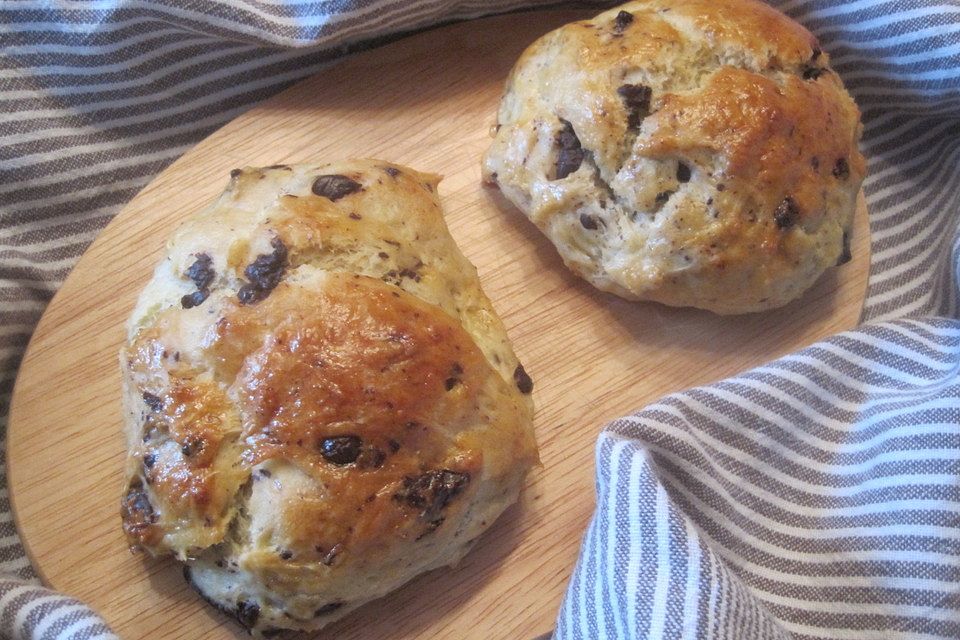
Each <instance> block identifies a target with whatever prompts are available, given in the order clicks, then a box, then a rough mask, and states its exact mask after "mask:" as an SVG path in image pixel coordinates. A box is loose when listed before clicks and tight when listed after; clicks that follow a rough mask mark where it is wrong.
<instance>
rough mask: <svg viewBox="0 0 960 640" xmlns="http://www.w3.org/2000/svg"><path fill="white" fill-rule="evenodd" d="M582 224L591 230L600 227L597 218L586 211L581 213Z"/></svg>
mask: <svg viewBox="0 0 960 640" xmlns="http://www.w3.org/2000/svg"><path fill="white" fill-rule="evenodd" d="M580 225H581V226H583V228H584V229H589V230H590V231H594V230H596V229H597V228H598V225H597V219H596V218H594V217H593V216H591V215H589V214H586V213H581V214H580Z"/></svg>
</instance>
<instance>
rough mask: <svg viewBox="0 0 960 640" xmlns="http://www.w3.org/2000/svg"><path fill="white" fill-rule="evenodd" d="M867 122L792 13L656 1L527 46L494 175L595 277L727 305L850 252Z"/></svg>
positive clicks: (766, 293) (601, 282)
mask: <svg viewBox="0 0 960 640" xmlns="http://www.w3.org/2000/svg"><path fill="white" fill-rule="evenodd" d="M860 130H861V126H860V114H859V111H858V110H857V107H856V105H855V104H854V102H853V100H852V99H851V98H850V96H849V95H848V94H847V92H846V91H845V89H844V87H843V84H842V83H841V81H840V79H839V78H838V77H837V75H836V73H834V72H833V71H832V70H831V69H830V64H829V60H828V57H827V54H826V53H824V52H823V51H822V50H821V49H820V47H819V45H818V43H817V40H816V38H814V37H813V36H812V35H811V34H810V33H809V32H808V31H807V30H806V29H804V28H803V27H802V26H800V25H799V24H797V23H796V22H794V21H793V20H791V19H789V18H788V17H786V16H785V15H783V14H781V13H779V12H778V11H776V10H774V9H772V8H771V7H769V6H767V5H766V4H764V3H762V2H759V1H755V0H683V1H681V2H677V1H675V0H646V1H639V2H629V3H627V4H624V5H623V6H621V7H618V8H616V9H611V10H610V11H607V12H604V13H601V14H600V15H598V16H597V17H596V18H594V19H592V20H586V21H582V22H575V23H572V24H568V25H566V26H564V27H562V28H560V29H557V30H556V31H553V32H551V33H549V34H547V35H545V36H543V37H542V38H540V39H539V40H537V41H536V42H534V43H533V44H532V45H531V46H530V47H529V48H528V49H527V50H526V52H524V54H523V55H522V56H521V58H520V59H519V61H518V62H517V63H516V65H515V67H514V69H513V71H512V73H511V75H510V77H509V79H508V81H507V84H506V91H505V93H504V96H503V99H502V101H501V103H500V109H499V113H498V116H497V126H496V135H495V139H494V141H493V144H492V145H491V147H490V149H489V150H488V152H487V154H486V156H485V158H484V163H483V169H484V176H485V178H486V180H487V181H488V182H490V183H492V184H496V185H499V187H500V189H501V190H502V191H503V193H504V195H505V196H506V197H507V198H508V199H509V200H510V201H512V202H513V204H515V205H516V206H517V207H518V208H519V209H520V210H521V211H522V212H523V213H524V214H526V215H527V217H529V218H530V220H532V221H533V222H534V223H535V224H536V225H537V226H538V227H539V228H540V229H541V230H542V231H543V232H544V233H545V234H546V235H547V237H548V238H549V239H550V240H551V241H552V242H553V243H554V245H555V246H556V247H557V250H558V251H559V252H560V255H561V256H562V257H563V260H564V262H565V263H566V265H567V266H568V267H569V268H570V269H571V270H572V271H573V272H574V273H576V274H578V275H580V276H581V277H583V278H585V279H586V280H588V281H589V282H590V283H591V284H593V285H594V286H596V287H598V288H600V289H603V290H605V291H610V292H612V293H615V294H617V295H619V296H622V297H625V298H629V299H641V300H655V301H658V302H662V303H664V304H669V305H675V306H693V307H700V308H703V309H709V310H711V311H714V312H717V313H722V314H734V313H743V312H751V311H760V310H763V309H770V308H773V307H778V306H781V305H784V304H786V303H787V302H789V301H791V300H793V299H795V298H797V297H798V296H800V295H801V294H802V293H803V292H804V291H805V290H806V289H807V288H809V287H810V286H811V285H812V284H813V282H814V281H815V280H816V279H817V278H818V277H819V276H820V275H821V274H822V273H823V272H824V271H825V270H826V269H828V268H829V267H832V266H834V265H836V264H838V263H843V262H844V261H846V260H849V258H850V251H849V247H850V230H851V225H852V220H853V214H854V210H855V206H856V199H857V193H858V192H859V190H860V184H861V182H862V180H863V177H864V173H865V170H866V169H865V162H864V159H863V156H862V155H861V154H860V152H859V150H858V148H857V143H858V140H859V137H860Z"/></svg>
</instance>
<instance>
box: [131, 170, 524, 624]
mask: <svg viewBox="0 0 960 640" xmlns="http://www.w3.org/2000/svg"><path fill="white" fill-rule="evenodd" d="M438 182H439V178H438V177H437V176H433V175H426V174H422V173H418V172H416V171H413V170H411V169H407V168H405V167H400V166H397V165H392V164H388V163H384V162H378V161H372V160H366V161H350V162H343V163H337V164H329V165H321V166H308V165H299V166H273V167H267V168H264V169H244V170H236V171H234V172H233V174H232V176H231V181H230V185H229V187H228V188H227V190H226V192H225V193H224V194H223V195H222V196H221V197H220V199H219V200H218V201H217V202H216V203H214V204H213V205H212V206H211V207H210V208H208V209H207V210H205V211H203V212H202V213H200V214H199V215H197V216H195V217H194V218H192V219H191V220H189V221H188V222H187V223H186V224H184V225H183V226H182V227H180V229H179V230H178V231H177V233H176V234H175V235H174V237H173V238H172V240H171V241H170V242H169V245H168V252H167V255H166V256H165V258H164V259H163V261H162V262H161V263H160V265H159V266H158V267H157V269H156V272H155V274H154V276H153V279H152V280H151V281H150V283H149V284H148V285H147V287H146V288H145V289H144V291H143V293H142V294H141V296H140V299H139V301H138V303H137V306H136V309H135V310H134V312H133V315H132V317H131V319H130V322H129V340H128V343H127V344H126V346H125V347H124V348H123V350H122V352H121V367H122V369H123V384H124V402H125V409H126V433H127V436H128V445H129V456H128V459H127V465H126V488H125V491H124V496H123V501H122V516H123V528H124V531H125V532H126V535H127V537H128V539H129V541H130V544H131V545H132V547H134V548H136V549H143V550H146V551H148V552H150V553H152V554H155V555H162V554H173V555H175V556H176V557H177V558H178V559H180V560H182V561H184V562H185V563H186V567H185V574H186V576H187V578H188V580H189V581H190V583H191V584H192V585H193V586H194V587H195V588H196V589H197V590H198V591H199V592H200V593H201V594H202V595H203V596H204V597H205V598H206V599H207V600H208V601H210V602H211V603H212V604H214V605H215V606H217V607H220V608H222V609H223V610H225V611H227V612H230V613H233V614H235V615H236V617H237V618H238V620H239V621H240V622H241V623H242V624H243V625H244V626H246V627H247V628H249V629H251V630H252V631H253V632H255V633H258V634H259V633H262V632H265V631H269V630H272V629H282V628H293V629H318V628H320V627H322V626H324V625H325V624H327V623H329V622H331V621H333V620H336V619H337V618H339V617H341V616H343V615H344V614H346V613H347V612H349V611H350V610H352V609H354V608H356V607H358V606H360V605H361V604H363V603H365V602H367V601H369V600H371V599H374V598H377V597H379V596H382V595H384V594H385V593H387V592H388V591H390V590H392V589H395V588H397V587H398V586H400V585H401V584H403V583H404V582H406V581H408V580H409V579H410V578H412V577H414V576H415V575H417V574H419V573H421V572H424V571H427V570H429V569H432V568H435V567H439V566H442V565H448V564H452V563H455V562H457V560H459V559H460V557H461V556H463V554H464V553H466V552H467V550H468V549H469V548H470V546H471V544H472V543H473V541H474V540H475V539H476V538H477V536H478V535H480V533H481V532H482V531H483V530H484V529H485V528H486V527H488V526H489V525H490V524H491V523H492V522H493V521H494V520H495V519H496V518H497V517H498V516H499V515H500V513H501V512H502V511H503V510H504V509H505V508H506V507H507V506H508V505H510V504H511V503H512V502H514V501H515V500H516V498H517V494H518V491H519V489H520V486H521V484H522V482H523V479H524V476H525V475H526V473H527V471H528V470H529V469H530V467H531V465H533V464H534V463H535V462H536V460H537V452H536V444H535V442H534V437H533V430H532V403H531V400H530V395H529V394H530V392H531V389H532V382H531V381H530V378H529V377H528V376H527V374H526V372H525V371H524V369H523V367H522V366H521V365H520V363H519V362H518V361H517V358H516V356H515V355H514V353H513V350H512V349H511V346H510V343H509V341H508V339H507V336H506V333H505V331H504V328H503V325H502V323H501V322H500V320H499V319H498V318H497V316H496V314H495V313H494V310H493V308H492V306H491V304H490V301H489V300H488V299H487V297H486V296H485V295H484V294H483V292H482V291H481V289H480V283H479V280H478V278H477V273H476V270H475V269H474V267H473V266H472V265H471V264H470V263H469V262H468V261H467V260H466V258H464V256H463V255H462V254H461V253H460V251H459V250H458V248H457V246H456V245H455V243H454V241H453V238H452V237H451V236H450V234H449V232H448V230H447V228H446V225H445V223H444V220H443V215H442V212H441V209H440V204H439V201H438V198H437V194H436V187H437V183H438Z"/></svg>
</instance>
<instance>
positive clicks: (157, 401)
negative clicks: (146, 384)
mask: <svg viewBox="0 0 960 640" xmlns="http://www.w3.org/2000/svg"><path fill="white" fill-rule="evenodd" d="M142 397H143V401H144V402H145V403H146V405H147V406H148V407H150V410H151V411H163V398H161V397H160V396H155V395H153V394H152V393H150V392H149V391H144V392H143V395H142Z"/></svg>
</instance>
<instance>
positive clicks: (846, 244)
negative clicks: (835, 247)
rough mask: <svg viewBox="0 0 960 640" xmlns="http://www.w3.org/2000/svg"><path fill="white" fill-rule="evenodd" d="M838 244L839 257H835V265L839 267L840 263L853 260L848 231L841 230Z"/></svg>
mask: <svg viewBox="0 0 960 640" xmlns="http://www.w3.org/2000/svg"><path fill="white" fill-rule="evenodd" d="M841 242H842V244H841V245H840V257H839V258H837V266H838V267H839V266H840V265H842V264H847V263H848V262H850V261H851V260H853V254H852V253H851V252H850V232H849V231H844V232H843V240H842V241H841Z"/></svg>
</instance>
